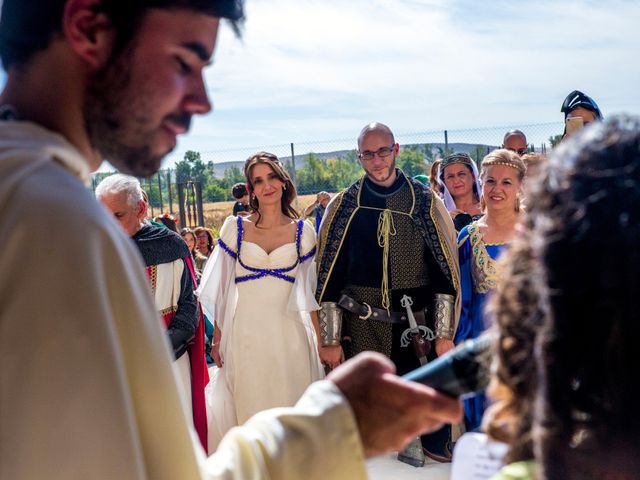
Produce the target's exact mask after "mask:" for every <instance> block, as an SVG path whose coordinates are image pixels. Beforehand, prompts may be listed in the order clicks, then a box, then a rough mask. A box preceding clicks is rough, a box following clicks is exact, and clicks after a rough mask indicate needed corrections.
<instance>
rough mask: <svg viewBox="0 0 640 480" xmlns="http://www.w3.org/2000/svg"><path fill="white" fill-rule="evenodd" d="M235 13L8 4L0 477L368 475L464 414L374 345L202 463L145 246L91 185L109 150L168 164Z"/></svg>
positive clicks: (124, 159) (30, 0)
mask: <svg viewBox="0 0 640 480" xmlns="http://www.w3.org/2000/svg"><path fill="white" fill-rule="evenodd" d="M241 17H242V8H241V2H240V1H238V0H216V1H206V0H136V1H127V2H123V1H120V0H3V2H2V16H1V18H0V57H1V58H2V62H3V65H4V68H5V69H6V70H7V81H6V86H5V88H4V90H3V92H2V94H1V95H0V272H2V274H1V275H0V299H1V300H0V350H1V351H2V362H0V425H1V428H0V445H1V447H0V478H2V479H5V478H6V479H11V480H31V479H38V478H46V479H48V480H63V479H65V480H66V479H70V478H83V479H84V478H88V479H98V480H101V479H105V480H107V479H108V480H112V479H122V480H125V479H126V480H174V479H183V480H201V479H222V478H224V479H245V478H255V479H260V478H272V479H275V478H277V479H282V480H287V479H299V478H305V479H307V480H313V479H318V480H319V479H323V478H334V479H342V478H344V479H347V478H348V479H363V478H366V469H365V466H364V463H363V458H365V457H368V456H373V455H377V454H380V453H383V452H385V451H389V450H391V449H397V448H400V447H401V446H402V445H403V444H404V443H406V442H407V441H409V440H410V439H411V438H413V437H415V436H416V435H417V434H418V433H419V432H422V431H426V430H431V429H433V428H437V427H438V426H439V425H440V424H441V423H442V422H449V421H452V420H455V419H459V418H460V416H461V408H460V404H459V402H457V401H455V400H452V399H449V398H448V397H446V396H444V395H441V394H438V393H436V392H435V391H434V390H432V389H429V388H428V387H424V386H421V385H418V384H415V383H411V382H406V381H403V380H401V379H399V378H398V377H396V376H394V375H392V373H393V366H392V365H389V362H387V361H386V359H385V358H384V357H382V358H381V356H375V355H364V356H361V357H360V358H359V359H354V361H353V362H350V364H348V365H344V367H342V368H340V369H338V370H336V371H335V372H332V375H330V377H329V378H328V380H326V381H321V382H317V383H315V384H314V385H312V386H310V387H309V389H308V390H307V392H306V393H305V394H304V395H303V397H302V398H301V400H300V401H299V403H298V404H297V405H296V406H295V407H292V408H288V409H280V410H276V411H269V412H262V413H261V414H259V415H258V416H256V417H254V418H253V419H250V420H249V421H248V422H247V423H246V424H244V425H242V426H240V427H238V428H237V429H234V430H232V431H231V432H229V433H228V435H227V436H226V437H225V439H223V441H222V443H221V444H220V446H219V448H218V450H217V451H216V453H215V454H214V455H212V456H211V457H209V458H208V459H207V458H206V457H205V452H204V450H203V449H202V447H201V446H200V443H199V442H198V440H197V436H196V434H195V431H194V430H193V428H191V423H192V422H191V421H190V420H189V419H188V416H187V413H186V409H185V406H184V404H183V402H182V401H181V397H180V394H179V391H178V385H177V381H176V378H175V375H174V374H173V371H172V368H173V367H172V362H171V353H172V352H171V350H170V347H169V343H168V342H167V338H166V333H165V332H164V331H163V329H162V327H161V324H160V319H159V318H158V314H157V311H156V307H155V305H154V302H153V298H152V297H151V294H150V291H149V285H148V281H147V279H146V278H145V274H144V264H143V262H142V259H141V257H140V254H139V252H138V251H137V249H136V247H135V245H134V244H133V242H132V241H131V239H130V238H128V237H127V236H126V235H125V234H124V233H123V232H122V231H120V228H119V227H118V225H117V224H116V222H115V220H114V219H113V217H112V216H111V215H108V214H107V212H106V211H105V209H104V208H102V207H101V206H100V205H99V204H98V203H97V202H96V200H95V199H94V198H93V196H92V195H91V193H90V191H89V190H88V189H87V184H88V181H89V179H90V172H91V171H92V170H95V169H97V168H98V167H99V166H100V164H101V163H102V161H103V159H104V158H108V159H109V160H110V162H111V163H112V165H114V166H116V167H117V168H118V169H120V170H122V171H124V172H127V173H130V174H134V175H136V176H145V175H150V174H152V173H154V172H156V171H157V169H158V168H159V166H160V162H161V160H162V158H163V157H164V156H165V155H166V154H167V153H168V152H169V151H170V150H171V149H173V148H174V147H175V145H176V139H177V136H178V135H179V134H181V133H184V132H186V131H187V130H188V129H189V126H190V121H191V118H192V116H194V115H199V114H205V113H207V112H209V111H210V110H211V104H210V102H209V98H208V95H207V88H206V85H205V82H204V78H203V71H204V68H205V67H206V66H207V65H208V64H209V63H210V62H211V57H212V56H213V52H214V48H215V45H216V38H217V32H218V26H219V23H220V18H230V19H233V20H238V19H239V18H241ZM43 232H45V234H43ZM33 239H38V243H37V247H36V248H34V249H33V250H34V251H33V252H30V253H29V255H24V245H25V244H27V243H29V242H30V243H33V241H34V240H33ZM374 399H375V400H376V401H374ZM309 452H313V454H312V455H309Z"/></svg>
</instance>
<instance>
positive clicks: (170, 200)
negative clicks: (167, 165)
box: [167, 169, 173, 215]
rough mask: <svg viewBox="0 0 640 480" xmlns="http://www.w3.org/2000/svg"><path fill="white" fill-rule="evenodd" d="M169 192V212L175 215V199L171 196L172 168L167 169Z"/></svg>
mask: <svg viewBox="0 0 640 480" xmlns="http://www.w3.org/2000/svg"><path fill="white" fill-rule="evenodd" d="M167 193H168V195H169V213H170V214H171V215H173V199H172V197H171V170H170V169H167Z"/></svg>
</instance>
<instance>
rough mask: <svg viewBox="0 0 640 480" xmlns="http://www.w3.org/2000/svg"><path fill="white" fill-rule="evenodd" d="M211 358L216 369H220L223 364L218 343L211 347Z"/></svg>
mask: <svg viewBox="0 0 640 480" xmlns="http://www.w3.org/2000/svg"><path fill="white" fill-rule="evenodd" d="M211 358H213V361H214V362H215V363H216V367H218V368H222V365H224V363H223V362H222V358H221V357H220V343H214V344H213V345H211Z"/></svg>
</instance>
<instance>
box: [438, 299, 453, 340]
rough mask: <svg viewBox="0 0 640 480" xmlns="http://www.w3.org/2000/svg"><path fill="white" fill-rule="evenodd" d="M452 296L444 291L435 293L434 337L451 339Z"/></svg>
mask: <svg viewBox="0 0 640 480" xmlns="http://www.w3.org/2000/svg"><path fill="white" fill-rule="evenodd" d="M454 300H455V299H454V297H453V295H447V294H446V293H436V299H435V308H434V312H435V313H434V319H433V323H434V325H435V330H436V332H435V334H436V337H440V338H446V339H447V340H453V336H454V334H455V332H454V326H455V318H454V317H455V310H454Z"/></svg>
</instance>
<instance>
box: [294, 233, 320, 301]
mask: <svg viewBox="0 0 640 480" xmlns="http://www.w3.org/2000/svg"><path fill="white" fill-rule="evenodd" d="M300 243H301V245H300V256H301V257H303V258H304V256H305V255H308V254H310V253H311V251H312V250H314V249H315V248H316V232H315V230H314V228H313V226H312V225H311V224H310V223H309V222H304V224H303V227H302V238H301V242H300ZM317 283H318V277H317V274H316V256H315V253H314V254H313V256H311V258H307V259H306V260H304V261H302V262H301V263H300V265H299V266H298V273H297V274H296V280H295V282H294V284H293V288H292V289H291V295H290V296H289V302H288V304H287V309H288V310H290V311H299V312H314V311H316V310H320V306H319V305H318V302H317V301H316V286H317Z"/></svg>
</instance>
